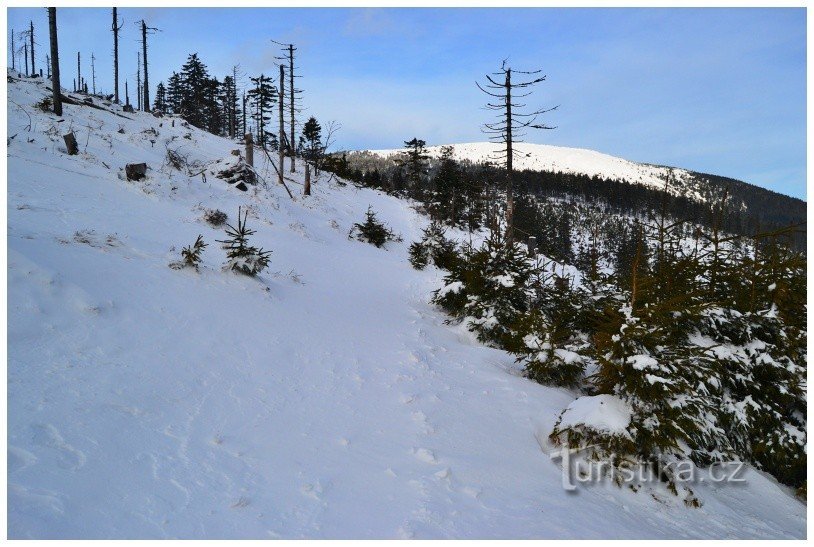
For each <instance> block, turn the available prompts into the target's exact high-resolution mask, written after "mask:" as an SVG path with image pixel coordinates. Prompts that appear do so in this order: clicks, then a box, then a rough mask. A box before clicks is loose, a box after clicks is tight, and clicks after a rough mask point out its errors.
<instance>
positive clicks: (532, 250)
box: [528, 236, 537, 257]
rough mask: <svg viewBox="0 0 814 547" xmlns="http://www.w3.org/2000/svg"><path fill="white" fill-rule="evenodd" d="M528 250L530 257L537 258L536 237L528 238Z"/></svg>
mask: <svg viewBox="0 0 814 547" xmlns="http://www.w3.org/2000/svg"><path fill="white" fill-rule="evenodd" d="M528 249H529V256H530V257H535V256H537V238H536V237H534V236H529V242H528Z"/></svg>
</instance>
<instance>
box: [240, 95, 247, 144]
mask: <svg viewBox="0 0 814 547" xmlns="http://www.w3.org/2000/svg"><path fill="white" fill-rule="evenodd" d="M241 121H242V122H243V134H244V135H245V134H246V92H245V91H244V92H243V116H242V117H241Z"/></svg>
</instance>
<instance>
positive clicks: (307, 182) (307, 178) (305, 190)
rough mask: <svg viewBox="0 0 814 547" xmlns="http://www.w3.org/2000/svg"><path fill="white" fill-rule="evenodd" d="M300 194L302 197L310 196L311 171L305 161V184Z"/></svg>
mask: <svg viewBox="0 0 814 547" xmlns="http://www.w3.org/2000/svg"><path fill="white" fill-rule="evenodd" d="M302 193H303V195H304V196H310V195H311V169H310V168H309V166H308V162H307V161H306V162H305V184H303V190H302Z"/></svg>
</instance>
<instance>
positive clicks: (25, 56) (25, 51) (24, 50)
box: [23, 41, 29, 77]
mask: <svg viewBox="0 0 814 547" xmlns="http://www.w3.org/2000/svg"><path fill="white" fill-rule="evenodd" d="M23 59H25V75H26V77H28V74H29V73H28V41H25V42H23Z"/></svg>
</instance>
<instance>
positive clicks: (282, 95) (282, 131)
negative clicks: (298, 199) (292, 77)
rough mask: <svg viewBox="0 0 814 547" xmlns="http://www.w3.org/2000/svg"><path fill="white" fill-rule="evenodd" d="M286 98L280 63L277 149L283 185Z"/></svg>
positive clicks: (283, 69) (282, 69) (279, 175)
mask: <svg viewBox="0 0 814 547" xmlns="http://www.w3.org/2000/svg"><path fill="white" fill-rule="evenodd" d="M284 98H285V67H283V65H282V64H281V65H280V97H279V108H278V110H279V111H280V139H279V141H280V143H279V145H278V146H277V149H278V151H279V157H280V170H279V172H278V177H279V180H280V184H283V185H284V184H285V181H284V180H283V172H284V171H285V169H284V168H283V159H284V158H285V149H284V147H283V140H284V138H285V125H284V122H283V110H284V107H283V102H284V101H283V99H284Z"/></svg>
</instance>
